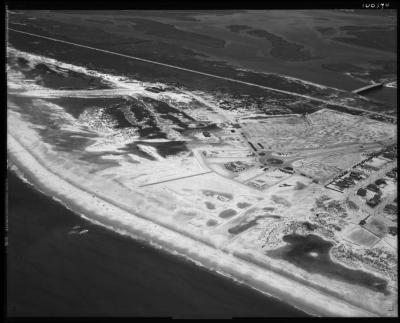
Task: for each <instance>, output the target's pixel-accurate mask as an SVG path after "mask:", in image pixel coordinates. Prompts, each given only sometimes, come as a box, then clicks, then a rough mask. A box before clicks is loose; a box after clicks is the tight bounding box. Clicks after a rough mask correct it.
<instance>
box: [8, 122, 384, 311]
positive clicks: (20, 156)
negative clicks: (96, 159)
mask: <svg viewBox="0 0 400 323" xmlns="http://www.w3.org/2000/svg"><path fill="white" fill-rule="evenodd" d="M14 129H15V127H9V129H8V158H9V160H10V161H12V162H13V163H14V164H15V165H16V166H17V167H18V168H19V169H20V170H21V171H22V173H23V174H24V175H25V176H26V177H27V178H28V179H29V181H30V182H32V183H34V185H35V186H36V187H37V189H39V190H41V191H42V192H44V193H45V194H47V195H50V196H53V198H55V199H58V200H59V201H61V202H62V203H63V204H64V205H65V206H66V207H68V208H70V209H71V210H73V211H74V212H76V213H78V214H80V215H81V216H82V217H84V218H86V219H88V220H89V221H91V222H94V223H96V224H99V225H102V226H105V227H107V228H109V229H111V230H113V231H116V232H118V233H120V234H124V235H128V236H131V237H132V238H134V239H139V240H141V241H143V242H145V243H148V244H151V245H153V246H155V247H157V248H161V249H163V250H165V251H167V252H169V253H172V254H175V255H179V256H182V257H185V258H186V259H188V260H190V261H192V262H194V263H195V264H197V265H200V266H203V267H205V268H207V269H209V270H212V271H215V272H218V273H220V274H221V275H224V276H228V277H230V278H232V279H234V280H236V281H239V282H242V283H245V284H246V285H248V286H250V287H252V288H254V289H256V290H258V291H260V292H262V293H265V294H268V295H271V296H273V297H276V298H279V299H280V300H282V301H284V302H287V303H290V304H291V305H294V306H295V307H297V308H299V309H301V310H303V311H305V312H307V313H309V314H312V315H316V316H375V315H377V314H374V313H371V312H369V311H367V310H364V309H362V308H358V307H356V306H353V305H351V304H348V303H347V302H345V301H342V300H340V299H338V298H335V297H332V296H330V295H327V294H324V293H321V291H319V290H316V289H314V288H311V287H308V286H305V285H304V284H301V283H299V282H296V281H294V280H292V279H289V278H287V277H284V276H282V275H278V274H276V273H274V272H273V271H270V270H266V269H265V268H262V267H261V266H259V265H256V264H254V263H251V262H249V261H246V260H243V259H239V258H238V257H235V256H233V255H232V254H228V253H226V252H224V251H222V250H219V249H216V248H214V247H212V245H210V244H206V243H203V242H201V241H199V240H195V239H193V238H191V237H188V236H186V235H184V234H182V233H178V232H176V231H174V230H171V228H166V227H165V226H162V225H160V224H158V223H155V222H152V221H149V220H148V219H146V218H142V217H140V216H137V215H136V214H133V213H132V212H128V211H127V210H125V209H124V208H121V207H120V206H119V205H117V204H116V203H115V204H113V203H110V201H104V200H103V199H100V198H99V197H97V196H96V195H94V194H93V193H92V192H90V191H87V190H84V189H82V188H81V187H82V185H84V184H82V183H79V184H80V185H79V186H80V187H78V185H74V183H72V182H71V181H67V180H65V179H63V178H61V177H60V176H59V175H57V174H55V173H53V172H52V171H50V170H49V167H48V166H47V165H44V164H43V163H41V162H39V161H38V160H37V159H36V158H35V157H34V156H33V155H32V154H31V153H30V152H29V151H28V150H27V149H26V148H25V147H26V146H27V143H26V142H24V139H25V140H26V138H27V137H21V136H19V134H18V133H17V132H16V131H15V130H14ZM30 140H31V138H30ZM37 151H39V150H36V151H35V152H36V153H37ZM43 160H44V159H43ZM48 163H49V164H50V163H51V161H50V160H49V161H48ZM64 175H65V174H64ZM304 295H307V298H305V297H304Z"/></svg>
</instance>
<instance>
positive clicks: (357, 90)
mask: <svg viewBox="0 0 400 323" xmlns="http://www.w3.org/2000/svg"><path fill="white" fill-rule="evenodd" d="M381 86H383V83H372V84H369V85H367V86H363V87H361V88H359V89H356V90H353V91H351V92H353V93H355V94H360V93H365V92H368V91H371V90H373V89H375V88H378V87H381Z"/></svg>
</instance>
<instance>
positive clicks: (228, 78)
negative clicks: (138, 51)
mask: <svg viewBox="0 0 400 323" xmlns="http://www.w3.org/2000/svg"><path fill="white" fill-rule="evenodd" d="M8 30H10V31H13V32H17V33H21V34H25V35H30V36H34V37H38V38H43V39H48V40H52V41H55V42H59V43H64V44H69V45H72V46H77V47H82V48H86V49H91V50H95V51H98V52H103V53H107V54H112V55H117V56H121V57H125V58H129V59H134V60H138V61H142V62H146V63H151V64H156V65H161V66H165V67H170V68H174V69H178V70H182V71H186V72H190V73H195V74H200V75H205V76H210V77H213V78H218V79H222V80H226V81H231V82H235V83H241V84H245V85H249V86H254V87H258V88H262V89H265V90H270V91H275V92H279V93H284V94H288V95H293V96H297V97H301V98H304V99H308V100H311V101H317V102H321V103H324V104H331V105H336V106H339V107H343V108H346V109H349V110H354V111H361V112H365V113H369V114H374V115H380V116H383V117H387V118H392V119H396V118H394V117H392V116H388V115H385V114H383V113H378V112H371V111H368V110H364V109H361V108H355V107H351V106H348V105H345V104H340V103H336V102H333V101H329V100H324V99H319V98H315V97H312V96H309V95H305V94H299V93H295V92H290V91H285V90H279V89H275V88H272V87H269V86H264V85H259V84H255V83H251V82H245V81H241V80H236V79H233V78H230V77H224V76H219V75H215V74H210V73H205V72H200V71H197V70H192V69H189V68H184V67H179V66H175V65H171V64H165V63H161V62H157V61H153V60H149V59H145V58H140V57H136V56H130V55H125V54H121V53H117V52H112V51H109V50H105V49H100V48H95V47H91V46H86V45H82V44H77V43H73V42H69V41H65V40H61V39H57V38H51V37H46V36H42V35H38V34H33V33H28V32H25V31H21V30H17V29H13V28H8Z"/></svg>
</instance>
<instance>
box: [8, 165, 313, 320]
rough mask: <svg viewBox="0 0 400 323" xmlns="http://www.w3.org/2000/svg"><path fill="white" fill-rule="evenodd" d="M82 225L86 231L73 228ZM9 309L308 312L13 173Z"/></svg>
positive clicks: (35, 312) (24, 312)
mask: <svg viewBox="0 0 400 323" xmlns="http://www.w3.org/2000/svg"><path fill="white" fill-rule="evenodd" d="M77 225H79V226H80V227H81V228H82V229H87V230H88V232H87V233H86V234H81V235H79V234H69V232H70V231H71V229H72V227H74V226H77ZM7 314H8V316H173V317H231V316H239V317H241V316H247V317H248V316H257V317H265V316H270V317H278V316H280V317H296V316H297V317H298V316H306V314H305V313H303V312H301V311H300V310H297V309H295V308H293V307H291V306H289V305H287V304H285V303H283V302H280V301H278V300H276V299H273V298H271V297H267V296H265V295H262V294H261V293H258V292H256V291H254V290H252V289H250V288H248V287H246V286H244V285H241V284H238V283H235V282H233V281H232V280H230V279H228V278H225V277H222V276H220V275H217V274H215V273H212V272H209V271H207V270H206V269H203V268H200V267H197V266H196V265H194V264H192V263H189V262H188V261H186V260H184V259H181V258H179V257H176V256H171V255H169V254H167V253H165V252H163V251H160V250H157V249H154V248H152V247H150V246H147V245H144V244H143V243H140V242H137V241H135V240H133V239H130V238H127V237H124V236H120V235H118V234H116V233H114V232H112V231H109V230H107V229H104V228H102V227H99V226H96V225H94V224H91V223H89V222H87V221H86V220H84V219H82V218H80V217H79V216H78V215H76V214H74V213H73V212H71V211H69V210H68V209H66V208H65V207H64V206H62V205H61V204H59V203H58V202H56V201H54V200H53V199H51V198H49V197H47V196H45V195H43V194H42V193H40V192H38V191H36V190H35V189H34V188H33V187H31V186H30V185H28V184H26V183H24V182H23V181H22V180H20V179H19V178H18V177H17V176H16V175H15V174H14V173H12V172H8V248H7Z"/></svg>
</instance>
